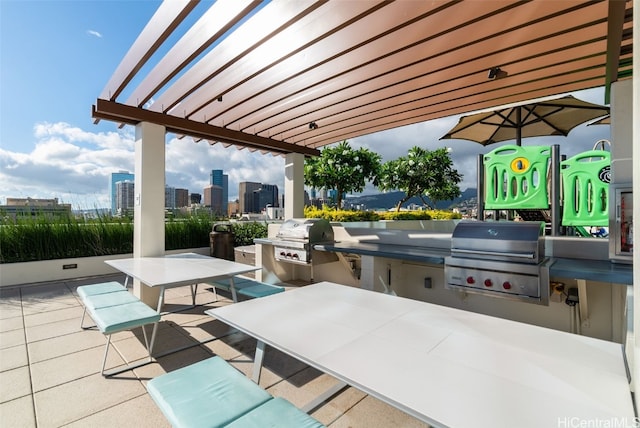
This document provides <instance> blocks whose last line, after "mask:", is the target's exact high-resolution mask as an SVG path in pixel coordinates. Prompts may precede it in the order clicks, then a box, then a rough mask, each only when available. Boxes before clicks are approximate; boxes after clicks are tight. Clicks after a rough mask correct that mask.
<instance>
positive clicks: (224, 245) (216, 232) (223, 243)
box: [209, 224, 235, 261]
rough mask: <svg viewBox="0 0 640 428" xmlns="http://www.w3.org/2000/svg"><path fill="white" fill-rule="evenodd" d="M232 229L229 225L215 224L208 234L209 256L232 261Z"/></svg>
mask: <svg viewBox="0 0 640 428" xmlns="http://www.w3.org/2000/svg"><path fill="white" fill-rule="evenodd" d="M233 239H234V236H233V227H232V226H231V225H230V224H216V225H214V226H213V231H212V232H211V233H210V234H209V243H210V250H211V251H210V255H211V257H217V258H219V259H226V260H231V261H233V260H234V258H235V254H234V250H233Z"/></svg>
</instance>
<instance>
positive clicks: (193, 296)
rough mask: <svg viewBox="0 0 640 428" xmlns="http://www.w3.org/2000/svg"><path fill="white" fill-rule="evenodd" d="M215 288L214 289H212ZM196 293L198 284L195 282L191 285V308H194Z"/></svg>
mask: <svg viewBox="0 0 640 428" xmlns="http://www.w3.org/2000/svg"><path fill="white" fill-rule="evenodd" d="M213 288H215V287H213ZM197 293H198V283H197V282H196V283H195V284H192V285H191V302H192V303H193V306H194V307H195V306H196V294H197Z"/></svg>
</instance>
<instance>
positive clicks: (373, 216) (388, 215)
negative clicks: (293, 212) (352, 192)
mask: <svg viewBox="0 0 640 428" xmlns="http://www.w3.org/2000/svg"><path fill="white" fill-rule="evenodd" d="M304 216H305V217H306V218H324V219H326V220H329V221H335V222H350V221H378V220H452V219H459V218H462V216H461V215H460V214H458V213H454V212H453V211H443V210H425V211H400V212H396V211H385V212H373V211H348V210H336V209H333V208H323V209H319V208H315V207H305V209H304Z"/></svg>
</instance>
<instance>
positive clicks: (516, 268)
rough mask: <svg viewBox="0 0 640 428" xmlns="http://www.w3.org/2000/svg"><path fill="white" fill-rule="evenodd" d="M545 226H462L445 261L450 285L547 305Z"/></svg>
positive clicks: (469, 223) (476, 223) (465, 223)
mask: <svg viewBox="0 0 640 428" xmlns="http://www.w3.org/2000/svg"><path fill="white" fill-rule="evenodd" d="M543 235H544V223H542V222H508V221H501V222H484V221H463V222H460V223H458V225H457V226H456V228H455V229H454V231H453V234H452V236H451V256H449V257H446V258H445V264H444V273H445V281H446V282H445V287H446V288H449V289H455V290H463V291H467V292H472V293H480V294H484V295H490V296H495V297H504V298H510V299H517V300H521V301H526V302H532V303H538V304H544V305H547V304H548V303H549V268H548V264H549V259H548V258H546V257H545V255H544V238H543Z"/></svg>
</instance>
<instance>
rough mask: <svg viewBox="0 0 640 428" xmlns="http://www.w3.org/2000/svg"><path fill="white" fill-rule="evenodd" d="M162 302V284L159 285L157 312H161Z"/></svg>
mask: <svg viewBox="0 0 640 428" xmlns="http://www.w3.org/2000/svg"><path fill="white" fill-rule="evenodd" d="M163 304H164V286H162V287H160V297H159V298H158V308H157V311H158V313H161V312H162V305H163Z"/></svg>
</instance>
